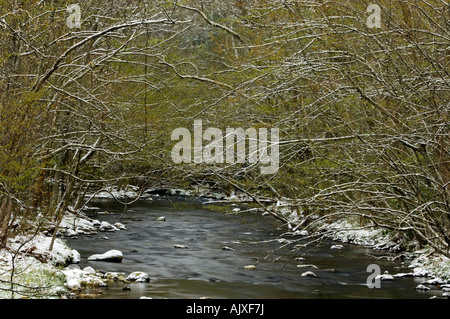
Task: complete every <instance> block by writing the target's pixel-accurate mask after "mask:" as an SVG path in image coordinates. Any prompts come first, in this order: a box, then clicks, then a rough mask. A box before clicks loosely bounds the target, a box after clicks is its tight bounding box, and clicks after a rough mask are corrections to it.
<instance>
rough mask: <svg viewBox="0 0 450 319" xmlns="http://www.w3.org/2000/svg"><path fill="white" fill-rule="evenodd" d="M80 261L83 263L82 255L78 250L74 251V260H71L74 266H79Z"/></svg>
mask: <svg viewBox="0 0 450 319" xmlns="http://www.w3.org/2000/svg"><path fill="white" fill-rule="evenodd" d="M80 261H81V255H80V253H79V252H78V251H77V250H75V249H72V260H71V262H72V264H78V263H79V262H80Z"/></svg>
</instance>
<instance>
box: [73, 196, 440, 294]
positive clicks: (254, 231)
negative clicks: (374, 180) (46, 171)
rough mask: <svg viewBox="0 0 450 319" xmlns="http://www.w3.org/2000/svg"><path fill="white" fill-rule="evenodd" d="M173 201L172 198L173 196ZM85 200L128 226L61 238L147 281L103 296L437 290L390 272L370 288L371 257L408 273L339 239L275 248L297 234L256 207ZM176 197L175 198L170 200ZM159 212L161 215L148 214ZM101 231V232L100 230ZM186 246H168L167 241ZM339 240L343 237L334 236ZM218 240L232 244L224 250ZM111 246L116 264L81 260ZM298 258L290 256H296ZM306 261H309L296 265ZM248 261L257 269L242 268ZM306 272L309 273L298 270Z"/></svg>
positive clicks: (111, 268) (102, 266) (107, 267)
mask: <svg viewBox="0 0 450 319" xmlns="http://www.w3.org/2000/svg"><path fill="white" fill-rule="evenodd" d="M174 201H176V203H175V202H174ZM91 204H92V205H94V206H96V207H99V208H100V209H101V210H102V211H105V210H106V211H108V212H110V213H112V214H111V215H97V214H95V213H92V214H90V216H91V217H93V218H95V219H98V220H100V221H103V220H105V221H107V222H109V223H115V222H118V221H119V222H121V223H124V224H126V226H127V230H121V231H118V232H101V233H98V234H97V235H90V236H81V237H79V238H77V239H68V240H67V241H68V243H69V244H70V245H71V246H72V247H73V248H74V249H76V250H78V251H79V252H80V254H81V257H82V261H81V267H85V266H88V265H89V266H91V267H93V268H94V269H99V270H103V271H108V272H124V273H126V274H127V275H128V274H129V273H131V272H134V271H142V272H146V273H148V274H149V275H150V278H151V281H150V283H135V284H130V285H129V286H130V288H131V290H130V291H124V290H122V288H123V287H124V286H125V284H123V283H120V284H116V285H114V286H112V287H109V288H108V289H105V290H104V291H103V295H102V296H103V297H102V298H115V299H118V298H121V299H122V298H140V297H141V296H146V297H152V298H200V297H210V298H243V299H247V298H251V299H255V298H263V299H268V298H270V299H293V298H314V299H318V298H389V299H392V298H402V299H405V298H430V297H431V296H433V295H434V294H435V295H437V296H439V295H440V294H439V291H438V290H431V291H429V292H426V293H423V292H419V291H416V290H415V287H416V286H417V285H418V284H419V283H420V282H422V281H424V278H397V279H394V280H392V281H382V283H381V288H380V289H369V288H368V287H367V285H366V280H367V277H368V276H369V275H370V273H367V272H366V269H367V266H368V265H370V264H374V263H376V264H378V265H379V266H380V267H381V270H382V271H383V272H384V271H386V270H387V271H389V273H390V274H395V273H398V272H410V270H408V269H406V268H405V266H404V265H402V264H401V263H400V262H390V261H386V260H375V259H374V258H373V257H370V256H367V254H369V255H372V256H373V255H377V256H381V255H383V256H386V255H388V253H386V252H380V251H373V250H370V249H366V248H364V247H359V246H354V245H347V244H343V246H344V248H343V249H341V250H335V249H330V247H331V245H333V244H337V243H334V242H331V241H325V242H322V243H321V245H320V246H316V245H314V246H311V247H308V248H307V249H303V250H302V251H300V252H298V253H296V254H293V253H292V249H291V248H292V247H293V245H295V244H298V242H295V243H292V244H290V245H287V246H286V247H282V248H280V246H282V244H280V243H279V242H277V241H276V240H277V239H280V238H285V239H287V240H299V237H293V236H291V235H282V234H283V233H284V232H285V231H286V229H285V228H283V227H282V225H281V224H280V223H279V222H278V221H276V220H274V219H273V218H271V217H269V216H261V215H260V214H257V213H242V214H224V213H219V212H216V211H212V210H208V209H207V207H208V206H207V205H203V204H202V203H198V202H194V201H185V200H175V199H172V200H171V201H167V200H157V199H156V200H154V201H153V202H151V201H150V202H149V201H139V202H137V203H135V204H133V205H132V206H130V207H129V210H128V211H127V212H126V213H125V214H123V215H122V212H123V207H122V206H120V205H118V204H116V203H115V202H114V201H112V200H101V201H97V202H95V203H91ZM174 204H175V205H174ZM160 216H165V217H166V221H165V222H161V221H155V219H156V218H158V217H160ZM103 236H107V237H108V239H107V240H106V239H100V238H99V237H103ZM176 244H179V245H184V246H188V247H189V249H175V248H174V245H176ZM340 244H342V243H340ZM224 246H227V247H231V248H233V249H234V251H231V250H223V249H222V248H223V247H224ZM111 249H117V250H120V251H122V252H123V254H124V259H123V262H122V263H106V262H93V261H87V257H89V256H90V255H92V254H98V253H104V252H106V251H108V250H111ZM300 256H301V257H303V258H305V260H304V261H298V260H295V258H296V257H300ZM299 264H313V265H315V266H317V268H318V269H315V268H298V267H297V265H299ZM247 265H255V266H256V269H245V268H244V267H245V266H247ZM306 271H313V272H314V273H315V274H316V277H302V276H301V274H302V273H304V272H306Z"/></svg>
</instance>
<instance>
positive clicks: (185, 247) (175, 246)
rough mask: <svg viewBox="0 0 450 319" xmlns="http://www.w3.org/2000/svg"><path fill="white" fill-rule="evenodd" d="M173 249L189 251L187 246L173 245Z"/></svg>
mask: <svg viewBox="0 0 450 319" xmlns="http://www.w3.org/2000/svg"><path fill="white" fill-rule="evenodd" d="M173 248H176V249H189V247H188V246H185V245H180V244H175V245H173Z"/></svg>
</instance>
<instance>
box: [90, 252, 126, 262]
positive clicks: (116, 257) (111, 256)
mask: <svg viewBox="0 0 450 319" xmlns="http://www.w3.org/2000/svg"><path fill="white" fill-rule="evenodd" d="M122 259H123V254H122V252H121V251H119V250H110V251H107V252H106V253H104V254H96V255H92V256H90V257H89V258H88V260H91V261H105V262H117V263H120V262H122Z"/></svg>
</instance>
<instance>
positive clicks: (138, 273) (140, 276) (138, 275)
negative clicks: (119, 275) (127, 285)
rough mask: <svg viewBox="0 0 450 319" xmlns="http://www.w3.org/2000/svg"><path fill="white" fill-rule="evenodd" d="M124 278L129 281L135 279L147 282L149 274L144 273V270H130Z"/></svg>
mask: <svg viewBox="0 0 450 319" xmlns="http://www.w3.org/2000/svg"><path fill="white" fill-rule="evenodd" d="M125 279H126V280H129V281H135V282H149V281H150V276H149V275H148V274H146V273H144V272H141V271H135V272H132V273H131V274H130V275H129V276H128V277H127V278H125Z"/></svg>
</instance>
